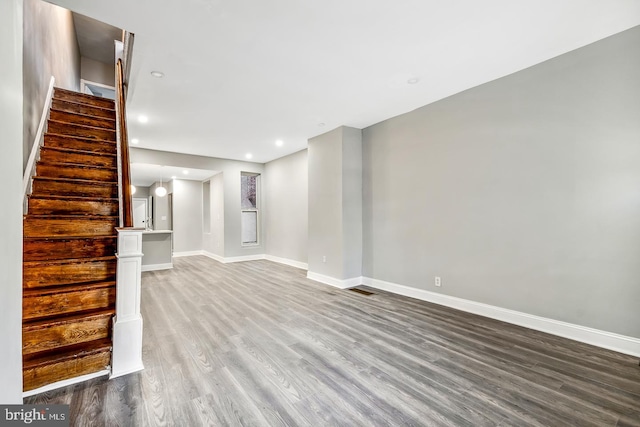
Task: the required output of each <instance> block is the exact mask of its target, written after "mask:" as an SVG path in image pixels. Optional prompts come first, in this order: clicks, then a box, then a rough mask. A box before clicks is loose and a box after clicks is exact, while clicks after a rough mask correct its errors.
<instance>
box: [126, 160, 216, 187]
mask: <svg viewBox="0 0 640 427" xmlns="http://www.w3.org/2000/svg"><path fill="white" fill-rule="evenodd" d="M217 173H218V171H213V170H205V169H193V168H180V167H175V166H161V165H152V164H148V163H132V164H131V183H132V184H133V185H135V186H139V187H148V186H150V185H152V184H153V183H154V182H157V181H160V178H162V181H164V182H168V181H171V180H172V179H188V180H191V181H205V180H207V179H208V178H211V177H212V176H213V175H216V174H217ZM174 177H175V178H174Z"/></svg>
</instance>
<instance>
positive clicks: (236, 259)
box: [224, 254, 264, 264]
mask: <svg viewBox="0 0 640 427" xmlns="http://www.w3.org/2000/svg"><path fill="white" fill-rule="evenodd" d="M262 259H264V254H258V255H243V256H232V257H225V259H224V262H225V264H227V263H230V262H245V261H259V260H262Z"/></svg>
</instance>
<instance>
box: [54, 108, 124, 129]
mask: <svg viewBox="0 0 640 427" xmlns="http://www.w3.org/2000/svg"><path fill="white" fill-rule="evenodd" d="M49 118H50V119H51V120H57V121H60V122H66V123H74V124H77V125H84V126H91V127H96V128H103V129H109V130H114V129H115V128H116V122H115V121H114V120H111V119H107V118H105V117H92V116H85V115H83V114H75V113H70V112H67V111H57V110H51V112H50V113H49Z"/></svg>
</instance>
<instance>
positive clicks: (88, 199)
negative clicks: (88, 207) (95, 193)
mask: <svg viewBox="0 0 640 427" xmlns="http://www.w3.org/2000/svg"><path fill="white" fill-rule="evenodd" d="M27 197H29V198H30V199H51V200H64V201H69V202H117V201H118V198H117V197H85V196H56V195H54V194H35V195H34V194H29V195H28V196H27Z"/></svg>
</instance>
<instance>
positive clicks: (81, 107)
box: [51, 99, 116, 120]
mask: <svg viewBox="0 0 640 427" xmlns="http://www.w3.org/2000/svg"><path fill="white" fill-rule="evenodd" d="M51 108H52V109H54V110H59V111H66V112H69V113H80V114H85V115H87V116H94V117H104V118H106V119H112V120H115V118H116V112H115V111H114V110H110V109H105V108H99V107H93V106H90V105H86V104H77V103H75V102H69V101H63V100H61V99H54V100H53V102H52V104H51Z"/></svg>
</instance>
